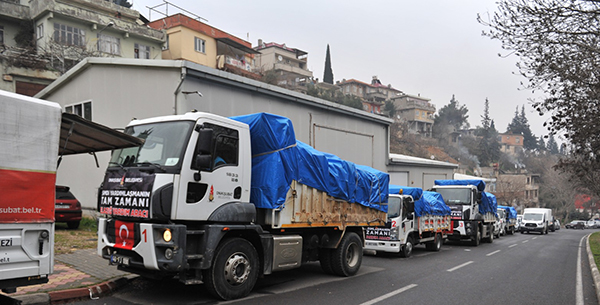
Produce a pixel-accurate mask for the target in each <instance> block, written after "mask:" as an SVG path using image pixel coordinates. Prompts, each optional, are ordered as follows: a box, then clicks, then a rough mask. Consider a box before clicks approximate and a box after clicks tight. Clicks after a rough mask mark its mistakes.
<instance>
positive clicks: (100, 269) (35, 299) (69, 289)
mask: <svg viewBox="0 0 600 305" xmlns="http://www.w3.org/2000/svg"><path fill="white" fill-rule="evenodd" d="M134 277H136V276H135V275H132V274H130V273H127V272H123V271H119V270H117V267H116V266H109V265H108V261H107V260H105V259H103V258H101V257H100V256H98V254H96V249H82V250H76V251H75V252H73V253H70V254H60V255H56V256H55V258H54V272H53V273H52V274H51V275H50V276H49V278H48V283H46V284H41V285H33V286H24V287H20V288H17V292H16V293H11V294H8V296H9V297H12V298H15V299H17V300H20V301H22V304H23V305H25V304H27V305H31V304H53V303H65V302H68V301H69V300H77V299H90V298H94V299H95V298H97V297H100V296H102V295H105V294H107V293H110V292H112V291H114V290H115V289H117V288H119V287H121V286H123V285H125V284H127V282H128V281H129V280H130V279H132V278H134Z"/></svg>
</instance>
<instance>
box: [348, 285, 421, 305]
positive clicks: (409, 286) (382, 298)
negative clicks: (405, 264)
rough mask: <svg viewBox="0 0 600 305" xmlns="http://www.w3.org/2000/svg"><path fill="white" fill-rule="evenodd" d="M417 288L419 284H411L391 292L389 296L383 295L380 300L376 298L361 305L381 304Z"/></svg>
mask: <svg viewBox="0 0 600 305" xmlns="http://www.w3.org/2000/svg"><path fill="white" fill-rule="evenodd" d="M415 287H417V284H410V285H408V286H404V287H402V288H400V289H398V290H395V291H392V292H390V293H388V294H384V295H382V296H380V297H378V298H375V299H372V300H370V301H367V302H364V303H361V304H360V305H372V304H375V303H378V302H381V301H383V300H385V299H388V298H391V297H393V296H395V295H397V294H399V293H402V292H405V291H407V290H409V289H411V288H415Z"/></svg>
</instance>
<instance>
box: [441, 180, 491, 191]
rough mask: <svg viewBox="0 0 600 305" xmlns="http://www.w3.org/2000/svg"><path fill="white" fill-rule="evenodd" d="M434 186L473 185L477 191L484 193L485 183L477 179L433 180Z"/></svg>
mask: <svg viewBox="0 0 600 305" xmlns="http://www.w3.org/2000/svg"><path fill="white" fill-rule="evenodd" d="M434 183H435V185H474V186H475V187H476V188H477V190H478V191H480V192H483V191H485V182H483V180H478V179H466V180H435V181H434Z"/></svg>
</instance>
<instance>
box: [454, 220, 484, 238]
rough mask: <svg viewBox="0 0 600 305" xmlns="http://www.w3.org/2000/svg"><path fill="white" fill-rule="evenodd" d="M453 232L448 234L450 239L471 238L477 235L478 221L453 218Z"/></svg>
mask: <svg viewBox="0 0 600 305" xmlns="http://www.w3.org/2000/svg"><path fill="white" fill-rule="evenodd" d="M452 228H453V230H452V234H449V235H448V239H449V240H461V239H470V238H471V237H473V236H475V234H476V232H477V231H476V228H477V223H476V222H473V221H465V220H458V219H453V220H452Z"/></svg>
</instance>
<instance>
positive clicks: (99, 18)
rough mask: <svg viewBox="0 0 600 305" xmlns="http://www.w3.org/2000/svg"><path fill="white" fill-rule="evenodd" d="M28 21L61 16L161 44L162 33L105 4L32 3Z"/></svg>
mask: <svg viewBox="0 0 600 305" xmlns="http://www.w3.org/2000/svg"><path fill="white" fill-rule="evenodd" d="M30 9H31V18H32V19H36V18H38V17H40V16H42V15H43V16H49V18H52V17H57V16H64V18H68V19H76V20H77V22H79V23H81V24H87V25H89V26H90V28H92V29H95V28H98V27H101V26H103V25H106V24H108V23H109V22H111V21H112V22H114V24H115V25H114V27H113V29H115V30H120V31H123V32H125V34H126V35H137V36H141V37H144V38H146V39H149V40H154V41H164V39H165V34H164V32H163V31H159V30H155V29H152V28H149V27H146V26H143V25H138V24H137V22H136V21H137V19H138V18H139V13H138V12H137V11H136V10H132V9H129V8H126V7H123V6H120V5H117V4H114V3H111V2H108V1H92V0H71V1H62V0H31V2H30Z"/></svg>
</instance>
